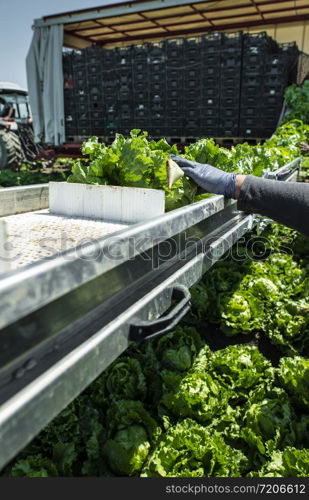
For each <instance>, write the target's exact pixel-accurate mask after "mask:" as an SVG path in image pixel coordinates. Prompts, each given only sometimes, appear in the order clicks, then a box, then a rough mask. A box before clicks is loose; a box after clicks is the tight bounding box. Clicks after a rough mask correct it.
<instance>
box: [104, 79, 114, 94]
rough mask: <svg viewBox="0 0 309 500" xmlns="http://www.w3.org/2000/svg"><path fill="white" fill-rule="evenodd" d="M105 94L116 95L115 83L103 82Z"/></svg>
mask: <svg viewBox="0 0 309 500" xmlns="http://www.w3.org/2000/svg"><path fill="white" fill-rule="evenodd" d="M102 88H103V93H105V94H109V93H111V94H114V93H115V82H113V81H110V80H103V86H102Z"/></svg>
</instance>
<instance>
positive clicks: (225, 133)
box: [218, 124, 239, 137]
mask: <svg viewBox="0 0 309 500" xmlns="http://www.w3.org/2000/svg"><path fill="white" fill-rule="evenodd" d="M218 133H219V136H220V137H238V135H239V132H238V125H236V124H235V125H232V126H230V127H229V126H228V125H224V124H222V125H220V126H219V130H218Z"/></svg>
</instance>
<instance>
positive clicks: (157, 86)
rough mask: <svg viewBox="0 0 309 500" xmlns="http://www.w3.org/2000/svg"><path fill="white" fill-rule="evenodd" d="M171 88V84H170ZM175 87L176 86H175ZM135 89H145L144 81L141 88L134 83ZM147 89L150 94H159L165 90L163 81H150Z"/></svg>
mask: <svg viewBox="0 0 309 500" xmlns="http://www.w3.org/2000/svg"><path fill="white" fill-rule="evenodd" d="M171 88H173V86H171ZM175 88H177V86H176V87H175ZM135 89H136V90H144V89H145V82H143V85H142V87H141V88H139V87H138V86H137V85H135ZM148 89H149V92H150V93H151V94H161V93H162V92H165V85H164V82H151V83H149V84H148Z"/></svg>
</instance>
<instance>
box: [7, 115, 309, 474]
mask: <svg viewBox="0 0 309 500" xmlns="http://www.w3.org/2000/svg"><path fill="white" fill-rule="evenodd" d="M307 138H308V126H305V125H303V123H302V122H299V121H293V122H289V123H287V124H285V125H283V126H282V127H280V128H279V129H278V130H277V132H276V134H275V135H274V136H273V137H272V138H271V139H269V141H266V142H265V143H264V144H263V145H258V146H253V147H251V146H249V145H248V144H241V145H239V146H236V147H234V148H232V149H231V150H225V148H220V147H218V146H217V145H216V144H215V143H214V141H213V140H212V139H201V140H200V141H198V142H197V143H195V144H193V145H191V146H189V147H187V148H186V150H185V155H186V156H187V157H188V158H192V159H193V158H194V159H196V160H197V161H200V162H205V163H206V162H207V163H212V164H215V165H216V166H218V167H221V168H224V169H225V170H228V171H238V172H242V173H254V174H255V175H261V173H262V170H263V169H265V168H269V169H271V170H275V169H277V168H278V167H279V166H281V165H284V164H286V163H288V162H289V161H291V160H293V159H294V158H295V157H297V156H299V155H300V149H299V144H300V142H302V141H306V140H308V139H307ZM84 153H85V154H88V155H89V161H88V162H84V161H77V162H76V164H75V165H74V166H73V171H72V176H71V178H70V179H69V180H70V181H72V182H88V183H99V184H105V183H110V184H120V185H134V186H142V185H148V186H149V187H157V188H163V187H164V189H165V190H166V194H167V198H168V208H169V209H172V208H176V207H177V206H180V205H183V204H185V203H189V202H192V201H194V200H195V199H196V197H195V195H196V193H195V191H194V187H193V186H192V185H191V184H190V182H189V180H188V179H180V180H179V181H177V182H178V185H177V184H176V185H175V187H173V188H172V189H171V190H167V188H166V187H165V184H164V179H166V173H165V171H164V175H163V166H164V165H165V162H166V158H167V157H168V155H169V154H170V153H174V154H176V153H177V149H176V147H175V146H172V147H171V146H169V145H168V144H167V142H166V141H164V140H162V141H159V142H157V143H155V142H154V141H149V140H147V137H146V136H145V135H144V134H140V133H139V132H138V131H133V132H132V135H131V138H129V139H125V138H124V137H123V136H118V137H117V138H116V140H115V141H114V143H113V144H112V145H111V146H110V147H106V146H105V145H102V144H99V143H98V141H97V140H96V139H95V138H93V139H91V140H89V141H87V142H86V143H85V144H84ZM125 160H126V161H125ZM147 162H148V163H147ZM130 165H131V166H130ZM164 168H165V167H164ZM191 293H192V310H191V311H190V313H189V314H188V315H187V316H186V317H185V318H184V320H183V321H182V324H181V325H180V326H179V327H177V328H176V329H175V330H174V331H173V332H170V333H168V334H166V335H163V336H162V337H160V338H157V339H154V340H153V341H147V342H144V343H141V344H131V345H130V347H129V349H128V350H127V351H126V352H125V353H124V354H123V355H122V356H121V357H120V358H118V359H117V360H116V361H115V362H114V363H113V364H112V365H111V366H110V367H109V368H108V369H107V370H106V371H105V372H104V373H103V374H102V375H101V376H100V377H99V378H98V379H97V380H96V381H95V382H94V383H92V384H91V385H90V386H89V387H88V388H87V389H86V391H85V392H84V393H83V394H81V395H80V396H79V397H78V398H77V399H75V401H73V402H72V403H71V404H70V405H69V406H68V407H67V408H66V409H65V410H63V411H62V413H61V414H60V415H59V416H58V417H57V418H56V419H55V420H54V421H53V422H51V423H50V424H49V425H48V426H47V427H46V428H45V429H44V430H43V431H42V432H41V433H40V434H39V435H38V436H37V437H36V438H35V439H34V440H33V441H32V442H31V443H30V444H29V445H28V446H27V447H26V449H24V450H23V452H22V453H20V454H19V455H18V457H16V458H15V459H14V461H12V462H11V464H9V465H8V466H7V467H6V469H5V470H4V471H3V472H2V474H3V475H5V476H14V477H16V476H24V477H25V476H26V477H47V476H107V477H108V476H141V477H154V476H163V477H176V476H185V477H195V476H196V477H219V476H222V477H240V476H241V477H253V476H260V477H264V476H266V477H271V476H274V477H282V476H283V477H304V476H309V406H308V403H309V360H308V351H309V298H308V295H309V239H308V238H305V237H303V236H301V235H300V234H298V233H296V232H295V231H293V230H291V229H288V228H284V227H282V226H279V225H277V224H272V225H269V226H267V227H266V229H265V230H264V231H263V232H262V233H261V234H258V233H254V232H252V233H250V234H248V235H247V236H246V237H245V238H243V239H242V240H241V241H240V242H238V244H236V245H235V246H234V247H233V249H232V251H231V252H230V253H229V255H225V256H224V257H223V258H222V259H221V260H220V261H219V262H218V263H217V264H216V265H215V266H214V267H213V268H211V269H210V270H209V271H208V272H207V273H206V274H205V276H204V277H203V279H202V280H201V281H200V282H199V283H198V284H197V285H196V286H195V287H194V288H193V289H192V290H191Z"/></svg>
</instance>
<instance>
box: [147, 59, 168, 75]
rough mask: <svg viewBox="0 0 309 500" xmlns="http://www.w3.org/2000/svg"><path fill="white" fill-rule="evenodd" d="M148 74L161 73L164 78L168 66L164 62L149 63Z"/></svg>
mask: <svg viewBox="0 0 309 500" xmlns="http://www.w3.org/2000/svg"><path fill="white" fill-rule="evenodd" d="M148 74H149V76H152V75H154V74H159V75H160V76H161V77H162V78H164V76H165V74H166V67H165V64H163V63H154V62H153V63H149V64H148Z"/></svg>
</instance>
